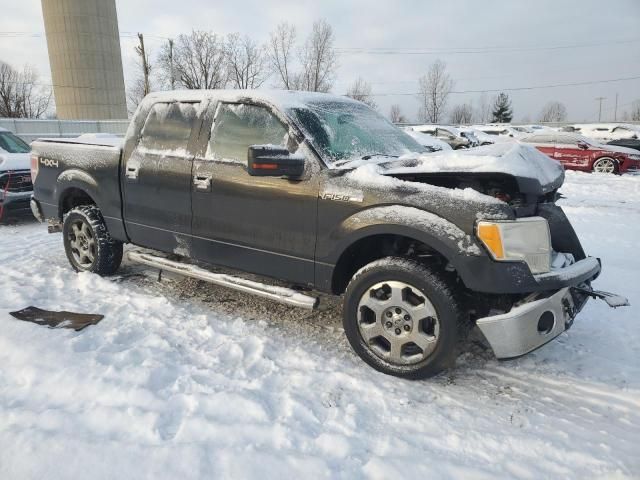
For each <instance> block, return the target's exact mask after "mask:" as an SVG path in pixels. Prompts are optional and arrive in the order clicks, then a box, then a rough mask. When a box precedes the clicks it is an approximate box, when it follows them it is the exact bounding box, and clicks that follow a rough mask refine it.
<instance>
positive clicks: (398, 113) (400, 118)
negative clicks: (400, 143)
mask: <svg viewBox="0 0 640 480" xmlns="http://www.w3.org/2000/svg"><path fill="white" fill-rule="evenodd" d="M389 118H390V119H391V122H392V123H406V122H407V117H405V116H404V115H403V114H402V109H401V108H400V105H397V104H395V105H391V109H390V110H389Z"/></svg>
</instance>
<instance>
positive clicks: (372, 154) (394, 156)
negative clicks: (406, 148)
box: [362, 153, 399, 160]
mask: <svg viewBox="0 0 640 480" xmlns="http://www.w3.org/2000/svg"><path fill="white" fill-rule="evenodd" d="M373 157H389V158H398V157H399V155H389V154H388V153H369V154H368V155H365V156H363V157H362V160H371V159H372V158H373Z"/></svg>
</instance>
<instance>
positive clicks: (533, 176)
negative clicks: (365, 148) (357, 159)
mask: <svg viewBox="0 0 640 480" xmlns="http://www.w3.org/2000/svg"><path fill="white" fill-rule="evenodd" d="M379 166H380V167H381V170H382V171H381V173H382V174H384V175H391V176H396V175H398V176H406V175H415V174H433V175H447V174H449V175H451V174H463V175H474V174H481V175H482V176H487V175H491V174H496V175H501V176H503V175H509V176H511V177H513V178H515V180H516V182H517V183H518V188H519V190H520V191H521V192H526V193H530V194H536V195H544V194H546V193H548V192H551V191H553V190H556V189H558V188H559V187H560V186H561V185H562V183H563V182H564V168H563V167H562V165H561V164H560V163H559V162H556V161H555V160H552V159H551V158H549V157H548V156H546V155H545V154H543V153H541V152H540V151H538V150H537V149H535V148H534V147H531V146H529V145H522V144H519V143H496V144H494V145H487V146H484V147H479V148H474V149H470V150H455V151H452V152H437V153H432V154H428V155H419V156H415V157H412V156H403V157H401V158H399V159H397V160H394V161H388V159H387V161H386V162H384V163H380V165H379Z"/></svg>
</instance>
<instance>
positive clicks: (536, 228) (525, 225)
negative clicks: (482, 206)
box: [476, 217, 551, 273]
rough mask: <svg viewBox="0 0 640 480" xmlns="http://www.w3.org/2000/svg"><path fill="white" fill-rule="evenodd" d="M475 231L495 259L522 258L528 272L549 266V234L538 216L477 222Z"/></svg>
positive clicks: (545, 269) (545, 222)
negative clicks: (527, 266)
mask: <svg viewBox="0 0 640 480" xmlns="http://www.w3.org/2000/svg"><path fill="white" fill-rule="evenodd" d="M476 234H477V236H478V238H479V239H480V240H481V241H482V243H483V244H484V246H485V247H487V250H489V252H490V253H491V255H492V256H493V258H494V259H495V260H499V261H507V262H508V261H512V262H513V261H524V262H526V264H527V265H529V269H530V270H531V273H546V272H548V271H549V270H551V234H550V232H549V223H548V222H547V220H546V219H544V218H542V217H528V218H520V219H518V220H514V221H505V222H485V221H482V222H478V226H477V229H476Z"/></svg>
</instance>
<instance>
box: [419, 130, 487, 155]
mask: <svg viewBox="0 0 640 480" xmlns="http://www.w3.org/2000/svg"><path fill="white" fill-rule="evenodd" d="M411 128H412V129H413V130H414V131H416V132H420V133H426V134H427V135H431V136H432V137H436V138H437V139H439V140H442V141H443V142H446V143H448V144H449V146H450V147H451V148H453V149H454V150H458V149H460V148H472V147H477V146H479V145H480V141H479V140H478V139H477V138H476V137H475V136H474V135H472V134H469V133H465V132H462V131H461V130H460V129H458V128H456V127H452V126H449V125H418V126H415V127H411Z"/></svg>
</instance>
